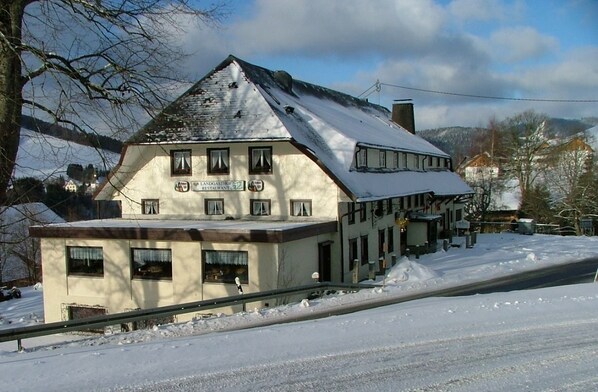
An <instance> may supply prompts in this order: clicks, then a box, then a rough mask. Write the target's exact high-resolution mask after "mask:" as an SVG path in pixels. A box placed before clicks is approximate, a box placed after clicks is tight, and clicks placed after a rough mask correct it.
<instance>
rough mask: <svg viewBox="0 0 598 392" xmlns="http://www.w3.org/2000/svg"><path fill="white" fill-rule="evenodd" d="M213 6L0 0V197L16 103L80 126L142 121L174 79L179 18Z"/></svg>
mask: <svg viewBox="0 0 598 392" xmlns="http://www.w3.org/2000/svg"><path fill="white" fill-rule="evenodd" d="M221 11H222V7H220V6H214V7H213V8H211V9H198V8H196V7H195V6H194V5H193V2H192V1H191V0H101V1H100V0H3V1H1V2H0V205H1V204H4V203H5V201H6V190H7V187H8V186H9V183H10V179H11V176H12V172H13V168H14V166H15V159H16V156H17V150H18V146H19V135H20V126H21V113H22V111H23V110H24V109H27V110H29V111H31V112H32V113H35V114H42V113H43V114H44V115H45V116H46V117H47V118H49V119H51V120H53V121H54V122H57V123H62V124H65V125H68V126H71V127H74V128H77V129H79V130H80V131H83V132H86V133H88V134H92V133H93V132H94V129H96V128H97V127H98V126H99V124H104V125H105V128H106V129H111V130H113V131H114V132H118V131H123V130H125V129H126V128H127V126H128V127H129V128H130V127H131V125H130V124H131V122H132V121H134V120H135V119H136V118H141V119H143V121H145V120H146V119H147V116H146V117H142V116H139V114H140V113H146V114H147V115H151V114H152V113H154V112H155V110H157V109H159V108H160V107H161V105H162V104H163V103H164V102H165V101H166V100H167V99H168V98H169V95H168V92H169V88H168V87H169V86H172V85H173V84H174V83H175V82H177V81H180V78H179V76H178V74H179V73H178V72H177V68H176V64H177V62H176V60H177V59H180V58H181V56H182V52H181V50H180V47H179V46H177V45H176V42H177V40H176V38H175V37H176V33H178V32H180V26H181V23H180V19H179V18H180V17H184V18H191V19H195V20H198V21H200V22H202V23H206V22H211V21H217V19H218V17H220V16H222V13H221Z"/></svg>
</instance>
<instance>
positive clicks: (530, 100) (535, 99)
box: [361, 82, 598, 103]
mask: <svg viewBox="0 0 598 392" xmlns="http://www.w3.org/2000/svg"><path fill="white" fill-rule="evenodd" d="M377 84H379V85H383V86H388V87H396V88H401V89H405V90H411V91H419V92H423V93H431V94H441V95H452V96H457V97H468V98H480V99H498V100H503V101H528V102H561V103H596V102H598V99H543V98H513V97H498V96H491V95H476V94H461V93H453V92H449V91H438V90H427V89H423V88H415V87H407V86H400V85H397V84H390V83H383V82H376V83H374V84H373V85H372V87H374V86H376V85H377ZM372 87H370V88H368V89H367V90H366V91H365V92H367V91H369V90H370V89H371V88H372ZM365 92H364V93H362V94H361V95H363V94H365Z"/></svg>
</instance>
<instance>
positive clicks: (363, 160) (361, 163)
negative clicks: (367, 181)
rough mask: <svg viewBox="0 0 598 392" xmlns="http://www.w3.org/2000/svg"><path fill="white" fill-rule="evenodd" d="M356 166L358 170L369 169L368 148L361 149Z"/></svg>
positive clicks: (356, 157) (358, 151)
mask: <svg viewBox="0 0 598 392" xmlns="http://www.w3.org/2000/svg"><path fill="white" fill-rule="evenodd" d="M355 159H356V162H355V165H356V166H357V168H358V169H364V168H366V167H368V150H367V149H366V148H359V149H358V150H357V154H356V156H355Z"/></svg>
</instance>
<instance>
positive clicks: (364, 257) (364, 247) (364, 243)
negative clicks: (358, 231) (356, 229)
mask: <svg viewBox="0 0 598 392" xmlns="http://www.w3.org/2000/svg"><path fill="white" fill-rule="evenodd" d="M368 255H369V249H368V236H367V235H363V236H361V265H366V264H367V263H368Z"/></svg>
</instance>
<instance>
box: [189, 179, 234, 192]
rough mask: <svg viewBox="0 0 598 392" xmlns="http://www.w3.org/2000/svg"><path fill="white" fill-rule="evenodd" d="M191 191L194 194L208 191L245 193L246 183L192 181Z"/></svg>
mask: <svg viewBox="0 0 598 392" xmlns="http://www.w3.org/2000/svg"><path fill="white" fill-rule="evenodd" d="M191 190H193V191H194V192H207V191H244V190H245V181H243V180H222V181H219V180H213V181H192V182H191Z"/></svg>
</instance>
